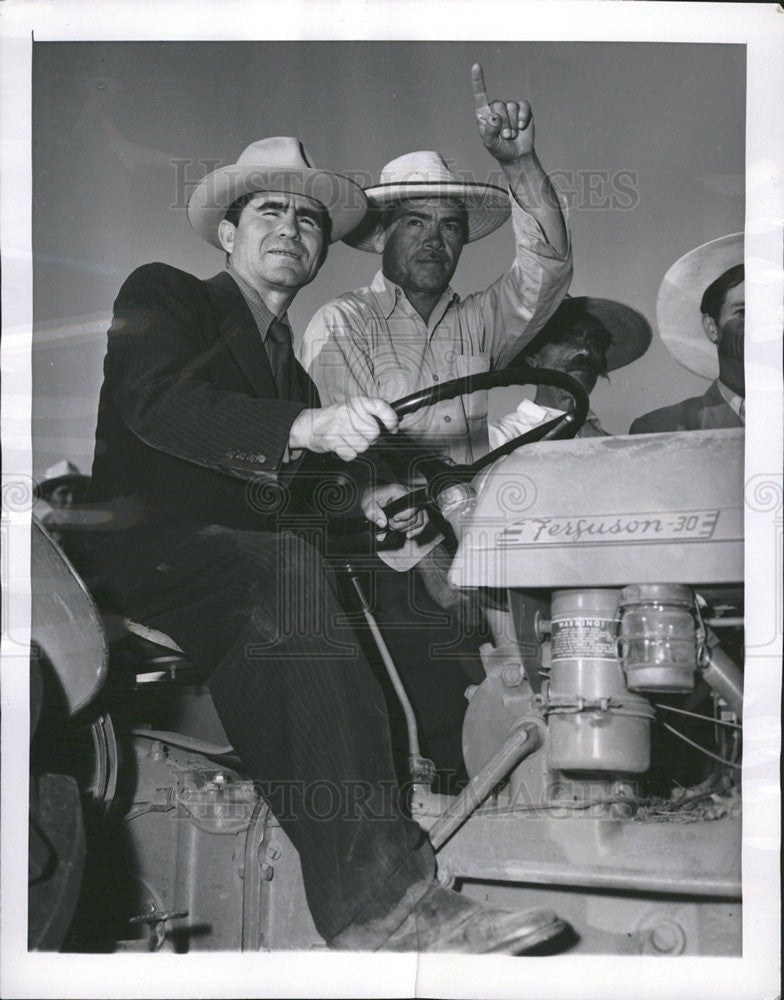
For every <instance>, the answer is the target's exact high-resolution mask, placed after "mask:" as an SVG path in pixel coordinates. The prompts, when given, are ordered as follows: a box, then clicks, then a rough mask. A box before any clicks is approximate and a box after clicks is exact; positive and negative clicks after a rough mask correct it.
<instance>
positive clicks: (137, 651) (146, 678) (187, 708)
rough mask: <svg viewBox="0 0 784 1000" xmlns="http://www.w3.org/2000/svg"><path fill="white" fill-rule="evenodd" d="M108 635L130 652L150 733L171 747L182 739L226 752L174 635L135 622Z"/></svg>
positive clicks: (198, 679)
mask: <svg viewBox="0 0 784 1000" xmlns="http://www.w3.org/2000/svg"><path fill="white" fill-rule="evenodd" d="M107 631H109V632H110V634H112V639H113V640H115V641H116V643H117V645H119V644H120V643H122V644H123V645H124V646H125V647H126V648H130V649H131V650H132V656H133V661H134V662H133V665H132V669H133V671H134V674H135V682H136V683H135V690H136V698H137V700H138V701H139V702H140V707H143V715H144V717H145V719H147V720H148V721H149V723H150V725H151V727H152V729H154V730H156V731H161V735H162V737H163V736H165V735H169V736H170V737H171V740H170V742H173V743H175V742H176V736H177V735H181V736H186V737H188V738H189V740H191V741H193V740H197V741H203V743H204V744H205V745H207V744H211V745H213V746H214V747H216V748H218V747H222V748H224V751H225V748H227V747H229V746H230V741H229V738H228V736H227V735H226V732H225V730H224V728H223V726H222V724H221V721H220V719H219V718H218V713H217V711H216V709H215V704H214V702H213V700H212V695H211V694H210V691H209V688H208V687H207V685H206V684H205V683H204V679H203V676H201V675H200V674H198V672H197V671H196V670H195V668H194V667H193V666H192V665H191V664H190V663H189V662H188V659H187V657H186V654H185V653H184V651H183V650H182V648H181V647H180V646H179V645H178V644H177V643H176V642H175V641H174V639H172V637H171V636H170V635H167V634H166V633H165V632H162V631H160V630H159V629H155V628H150V626H149V625H144V624H142V623H141V622H137V621H134V620H133V619H131V618H121V619H114V621H113V622H112V627H111V629H107ZM129 639H130V640H132V642H130V643H129V642H128V640H129ZM113 645H114V643H113Z"/></svg>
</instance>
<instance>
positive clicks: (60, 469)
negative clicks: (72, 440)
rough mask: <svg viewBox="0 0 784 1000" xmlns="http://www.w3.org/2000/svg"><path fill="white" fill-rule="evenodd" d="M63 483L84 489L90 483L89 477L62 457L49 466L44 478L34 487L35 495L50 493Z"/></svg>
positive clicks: (40, 495)
mask: <svg viewBox="0 0 784 1000" xmlns="http://www.w3.org/2000/svg"><path fill="white" fill-rule="evenodd" d="M65 483H70V484H71V485H72V486H74V487H81V488H82V489H86V488H87V486H88V485H89V483H90V477H89V476H85V475H83V473H81V472H80V471H79V469H78V467H77V466H75V465H74V464H73V462H69V461H68V460H67V459H65V458H64V459H62V460H61V461H59V462H55V463H54V465H50V466H49V468H48V469H47V470H46V472H45V473H44V478H43V479H42V480H41V482H40V483H38V484H37V485H36V487H35V495H36V496H37V497H42V496H44V494H47V493H51V492H52V490H54V489H56V488H57V487H58V486H62V485H64V484H65Z"/></svg>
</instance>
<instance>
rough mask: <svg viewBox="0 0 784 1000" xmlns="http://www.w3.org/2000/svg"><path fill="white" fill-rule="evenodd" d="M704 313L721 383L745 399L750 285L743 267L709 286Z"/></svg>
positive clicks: (707, 335) (733, 269)
mask: <svg viewBox="0 0 784 1000" xmlns="http://www.w3.org/2000/svg"><path fill="white" fill-rule="evenodd" d="M700 309H701V312H702V328H703V330H704V331H705V336H706V337H707V338H708V340H710V341H711V343H713V344H715V345H716V353H717V354H718V356H719V375H720V378H721V380H722V381H723V382H724V383H725V384H726V385H728V386H729V387H730V388H731V389H733V390H735V392H738V393H740V395H745V384H744V383H745V380H744V373H743V357H744V340H745V329H746V282H745V280H744V270H743V265H742V264H740V265H737V266H735V267H732V268H730V269H729V270H727V271H725V272H724V273H723V274H721V275H720V276H719V277H718V278H717V279H716V280H715V281H714V282H712V283H711V284H710V285H709V286H708V288H707V289H706V290H705V293H704V295H703V297H702V302H701V304H700Z"/></svg>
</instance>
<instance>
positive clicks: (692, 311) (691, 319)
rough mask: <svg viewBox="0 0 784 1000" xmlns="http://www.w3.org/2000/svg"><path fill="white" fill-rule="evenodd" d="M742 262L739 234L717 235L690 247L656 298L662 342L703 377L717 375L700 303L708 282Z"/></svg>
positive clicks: (717, 364) (682, 361)
mask: <svg viewBox="0 0 784 1000" xmlns="http://www.w3.org/2000/svg"><path fill="white" fill-rule="evenodd" d="M742 263H743V233H732V234H731V235H730V236H720V237H719V239H717V240H711V241H710V243H703V244H702V246H699V247H696V248H695V249H694V250H690V251H689V252H688V253H687V254H684V255H683V257H681V258H680V259H679V260H676V261H675V263H674V264H673V265H672V267H671V268H670V269H669V271H667V273H666V274H665V275H664V279H663V280H662V283H661V286H660V288H659V294H658V296H657V298H656V321H657V323H658V325H659V333H660V334H661V339H662V342H663V343H664V346H665V347H666V348H667V350H668V351H669V352H670V354H671V355H672V356H673V357H674V358H675V360H676V361H677V362H678V363H679V364H681V365H683V367H684V368H688V369H689V371H692V372H694V373H695V374H696V375H702V376H703V378H710V379H715V378H717V377H718V374H719V361H718V356H717V354H716V345H715V344H713V343H711V341H710V340H708V338H707V336H706V335H705V331H704V330H703V328H702V315H701V313H700V302H701V301H702V296H703V293H704V292H705V289H706V288H707V287H708V285H710V284H712V283H713V282H714V281H715V280H716V278H718V277H719V276H720V275H722V274H724V272H725V271H728V270H729V269H730V268H731V267H735V266H736V265H737V264H742Z"/></svg>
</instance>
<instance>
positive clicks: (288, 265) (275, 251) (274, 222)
mask: <svg viewBox="0 0 784 1000" xmlns="http://www.w3.org/2000/svg"><path fill="white" fill-rule="evenodd" d="M326 229H327V227H326V210H325V209H324V208H323V206H321V205H319V203H318V202H316V201H314V200H313V199H311V198H308V197H306V196H305V195H300V194H282V193H279V192H274V191H257V192H255V193H253V194H251V195H250V197H249V198H248V200H247V202H246V203H245V204H244V205H243V206H242V209H241V211H240V215H239V218H238V220H237V221H236V223H235V222H233V221H230V219H229V218H226V219H223V220H222V221H221V222H220V224H219V226H218V238H219V239H220V242H221V245H222V246H223V248H224V250H225V251H226V252H227V253H228V254H229V255H230V259H231V266H232V268H233V269H234V270H235V271H236V272H237V273H238V274H239V275H240V277H241V278H244V279H245V281H247V282H248V283H249V284H250V285H252V286H253V287H254V288H256V289H257V291H259V293H260V294H262V296H263V295H264V292H273V291H283V290H288V291H292V290H296V289H298V288H302V287H303V286H304V285H307V284H308V283H309V282H311V281H312V280H313V279H314V278H315V277H316V274H317V273H318V270H319V268H320V267H321V264H322V262H323V261H324V258H325V256H326V249H327V245H328V240H327V231H326Z"/></svg>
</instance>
